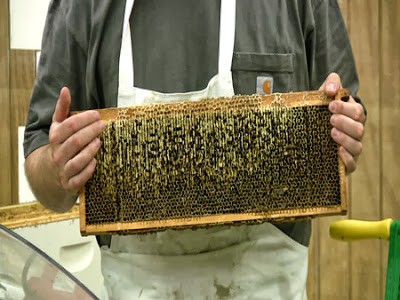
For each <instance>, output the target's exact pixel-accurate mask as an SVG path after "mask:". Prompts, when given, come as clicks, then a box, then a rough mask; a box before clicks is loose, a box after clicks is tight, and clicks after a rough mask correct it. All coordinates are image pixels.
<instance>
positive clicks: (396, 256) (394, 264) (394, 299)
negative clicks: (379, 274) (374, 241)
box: [385, 221, 400, 300]
mask: <svg viewBox="0 0 400 300" xmlns="http://www.w3.org/2000/svg"><path fill="white" fill-rule="evenodd" d="M399 289H400V221H395V222H393V223H392V226H391V227H390V239H389V254H388V264H387V271H386V292H385V299H386V300H399V299H400V297H399V295H400V294H399Z"/></svg>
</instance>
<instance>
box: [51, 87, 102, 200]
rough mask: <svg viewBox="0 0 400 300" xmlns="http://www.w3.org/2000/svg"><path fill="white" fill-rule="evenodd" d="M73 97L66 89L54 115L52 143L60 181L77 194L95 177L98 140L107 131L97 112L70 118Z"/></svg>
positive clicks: (53, 161) (54, 163) (52, 151)
mask: <svg viewBox="0 0 400 300" xmlns="http://www.w3.org/2000/svg"><path fill="white" fill-rule="evenodd" d="M70 104H71V96H70V93H69V90H68V89H67V88H63V89H62V90H61V92H60V97H59V99H58V101H57V105H56V109H55V111H54V114H53V123H52V125H51V126H50V132H49V141H50V148H51V154H52V155H51V157H52V163H53V165H54V167H55V168H56V169H57V172H56V174H57V175H58V180H59V182H60V184H61V186H62V187H63V188H64V189H65V191H67V192H69V193H74V194H75V193H77V192H78V191H79V190H80V189H81V188H82V187H83V186H84V184H85V183H86V181H87V180H88V179H89V178H90V177H91V176H92V174H93V172H94V168H95V166H96V160H95V158H94V157H95V155H96V153H97V151H98V150H99V148H100V144H101V143H100V140H99V138H98V136H99V135H100V134H101V133H102V131H103V130H104V128H105V123H104V122H103V121H102V120H100V114H99V113H98V112H97V111H86V112H82V113H79V114H76V115H73V116H70V115H69V114H70Z"/></svg>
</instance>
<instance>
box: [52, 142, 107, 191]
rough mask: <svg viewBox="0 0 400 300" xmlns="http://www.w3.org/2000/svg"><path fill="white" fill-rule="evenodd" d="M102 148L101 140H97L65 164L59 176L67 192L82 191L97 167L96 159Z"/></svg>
mask: <svg viewBox="0 0 400 300" xmlns="http://www.w3.org/2000/svg"><path fill="white" fill-rule="evenodd" d="M100 146H101V143H100V140H99V139H98V138H96V139H95V140H93V141H92V142H91V143H90V144H88V145H87V146H86V147H85V148H84V149H83V150H82V151H81V152H79V154H78V155H76V156H74V157H73V158H72V159H71V160H69V161H68V162H67V163H66V164H65V167H64V169H63V172H61V173H60V175H59V176H60V180H61V184H62V186H63V187H64V188H65V189H66V190H80V189H81V188H82V187H83V186H84V185H85V183H86V181H87V180H89V178H90V177H91V176H92V174H93V172H94V167H95V165H96V160H95V159H94V157H95V155H96V153H97V151H98V150H99V148H100Z"/></svg>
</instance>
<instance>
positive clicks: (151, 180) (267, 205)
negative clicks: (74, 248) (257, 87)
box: [79, 89, 349, 235]
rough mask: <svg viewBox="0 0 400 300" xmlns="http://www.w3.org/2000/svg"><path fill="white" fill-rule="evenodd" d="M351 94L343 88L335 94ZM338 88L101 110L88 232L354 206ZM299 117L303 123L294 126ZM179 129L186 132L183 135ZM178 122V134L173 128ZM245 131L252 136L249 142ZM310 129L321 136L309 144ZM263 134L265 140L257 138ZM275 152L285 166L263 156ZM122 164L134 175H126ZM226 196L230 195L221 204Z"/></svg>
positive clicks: (84, 194)
mask: <svg viewBox="0 0 400 300" xmlns="http://www.w3.org/2000/svg"><path fill="white" fill-rule="evenodd" d="M348 95H349V92H348V90H347V89H342V90H340V92H339V93H338V95H337V96H336V97H335V98H336V99H341V98H342V97H344V96H348ZM335 98H332V97H328V96H326V95H325V94H324V93H323V92H319V91H307V92H293V93H282V94H278V93H275V94H272V95H264V96H261V95H248V96H247V95H237V96H233V97H228V98H213V99H204V100H200V101H186V102H179V103H167V104H166V103H163V104H149V105H142V106H133V107H128V108H110V109H100V110H98V111H99V112H100V115H101V118H102V119H103V120H105V121H107V124H108V125H107V126H106V130H105V133H103V135H102V136H101V139H102V148H103V149H102V150H101V151H99V152H100V153H99V154H98V155H97V157H96V159H97V161H98V164H97V167H96V171H95V174H94V176H93V177H92V179H91V180H89V182H88V183H87V184H86V186H85V188H84V189H83V190H82V191H81V193H80V204H79V206H80V221H81V233H82V234H83V235H89V234H104V233H117V234H131V233H146V232H152V231H158V230H164V229H167V228H176V229H182V228H198V227H204V226H215V225H221V224H242V223H258V222H265V221H272V222H281V221H293V220H297V219H305V218H312V217H316V216H323V215H335V214H345V213H346V211H347V201H346V178H345V167H344V164H343V162H342V161H341V159H340V157H339V155H338V146H337V145H336V144H335V143H334V142H333V140H332V139H331V137H330V130H331V126H330V125H329V117H330V112H329V110H328V104H329V102H330V101H332V100H334V99H335ZM314 117H315V118H314ZM311 119H315V120H314V121H317V122H318V124H317V123H315V122H313V120H311ZM205 120H206V121H205ZM253 121H254V122H253ZM271 122H272V123H271ZM319 123H320V124H319ZM210 124H212V125H210ZM266 124H268V125H266ZM293 124H295V125H293ZM207 126H208V127H210V126H211V127H212V128H211V129H210V128H208V129H206V127H207ZM291 126H292V127H296V130H295V131H290V130H286V128H288V129H290V128H291ZM221 127H224V129H223V130H222V129H221ZM182 128H186V129H182ZM193 128H195V129H193ZM226 128H229V130H227V129H226ZM320 128H322V129H320ZM156 129H157V130H156ZM190 129H192V131H190ZM177 130H181V131H182V132H183V133H180V134H179V138H177V137H176V135H177ZM224 130H225V132H223V131H224ZM268 130H269V131H268ZM135 131H138V132H141V133H140V134H139V133H135ZM193 131H197V132H196V133H193ZM228 131H229V132H228ZM314 131H317V132H314ZM171 132H172V135H175V137H173V138H171V137H169V138H168V136H169V135H170V133H171ZM205 132H207V133H205ZM227 132H228V133H227ZM255 132H256V133H255ZM107 134H108V135H107ZM197 134H198V135H197ZM115 135H117V136H119V137H124V138H125V139H124V138H122V139H120V138H118V137H114V136H115ZM291 135H292V136H291ZM126 136H128V139H129V141H127V140H126ZM216 136H217V137H219V139H217V140H216V139H215V137H216ZM246 136H252V138H251V139H250V138H249V140H248V141H247V142H243V139H245V137H246ZM298 136H302V137H303V141H300V140H299V139H298V140H296V138H297V137H298ZM308 136H312V138H310V141H314V140H316V141H318V142H317V143H315V142H312V143H311V144H309V143H308V142H309V141H308V140H307V139H308ZM236 137H238V139H241V141H237V140H236ZM254 137H258V138H260V140H261V142H257V143H255V142H253V141H254V140H256V138H254ZM225 138H226V140H224V139H225ZM253 138H254V139H253ZM207 139H213V142H212V143H211V144H210V143H209V144H207V143H206V141H205V140H207ZM304 139H306V140H307V141H304ZM111 140H112V141H111ZM118 140H119V141H118ZM132 140H134V141H133V142H132ZM221 140H222V141H223V143H222V142H221V143H219V141H221ZM233 140H235V141H233ZM199 141H200V142H199ZM257 141H258V140H257ZM129 142H130V144H129ZM196 142H197V144H199V143H201V144H202V146H198V145H197V146H196ZM275 142H276V144H277V145H278V148H279V149H278V148H276V147H275V146H274V143H275ZM152 143H153V146H154V145H157V146H156V147H155V148H156V149H154V147H153V148H152V147H151V144H152ZM229 143H231V148H232V149H233V150H232V149H230V150H229V149H228V148H229V147H228V144H229ZM127 144H129V145H130V146H129V145H128V146H127ZM160 144H162V145H160ZM166 144H167V145H166ZM232 145H233V146H232ZM196 147H197V148H196ZM224 147H225V148H226V149H228V150H229V151H230V152H229V151H228V150H226V152H227V153H228V152H229V153H228V154H226V153H224V151H225V148H224ZM246 147H247V148H246ZM195 148H196V149H195ZM205 148H207V149H208V150H205ZM266 148H268V151H266V150H265V149H266ZM107 149H108V150H107ZM143 149H145V150H143ZM146 149H147V150H146ZM264 150H265V151H264ZM152 151H153V152H154V151H155V152H154V156H152ZM196 151H197V152H196ZM324 151H328V152H329V154H325V152H324ZM181 152H182V153H181ZM135 153H136V154H135ZM178 153H181V154H178ZM199 153H200V154H201V155H199V156H196V155H197V154H199ZM205 153H206V154H207V155H206V154H205ZM210 153H211V154H210ZM138 154H140V155H138ZM225 154H226V155H225ZM213 155H214V156H217V158H213V159H211V158H210V157H211V156H213ZM116 156H120V157H119V158H116ZM172 156H173V157H172ZM208 156H210V157H208ZM233 157H235V158H233ZM271 157H273V158H274V160H273V161H274V162H276V164H277V166H276V167H274V166H270V165H271V164H268V165H263V163H265V161H267V162H270V161H271V159H272V158H271ZM314 158H315V159H314ZM236 159H237V160H238V161H236ZM199 160H200V161H201V162H200V163H198V162H197V161H199ZM204 160H207V161H208V165H207V163H204ZM325 160H326V161H325ZM194 161H196V162H194ZM210 161H212V162H210ZM115 162H118V163H115ZM149 164H150V165H149ZM151 164H153V165H151ZM310 164H312V167H307V166H308V165H310ZM134 165H135V166H136V167H135V168H133V167H131V166H134ZM278 165H279V166H278ZM197 166H198V167H197ZM325 167H326V168H325ZM130 168H131V169H130ZM312 169H316V170H312ZM110 170H111V171H110ZM265 170H268V171H265ZM96 172H97V173H96ZM119 172H121V174H125V175H123V176H122V177H120V178H119V177H118V176H119V175H118V174H119ZM266 172H269V173H268V174H266ZM312 172H314V173H312ZM283 173H284V174H285V175H284V176H283V177H281V175H282V174H283ZM110 174H112V175H111V176H109V175H110ZM321 174H322V175H321ZM285 176H286V177H285ZM296 176H297V177H298V178H297V179H295V180H294V179H293V178H296ZM182 178H183V179H182ZM260 178H261V180H260ZM277 178H279V180H277ZM282 178H283V179H282ZM292 179H293V180H292ZM306 179H307V180H308V181H307V180H306ZM106 181H107V182H109V183H108V185H104V186H103V185H102V183H101V182H103V183H105V182H106ZM258 181H259V182H258ZM99 182H100V184H99ZM171 182H172V183H171ZM303 183H304V184H303ZM249 186H250V187H249ZM171 187H172V189H174V188H176V189H177V191H176V193H175V194H174V193H173V192H171ZM318 187H320V188H319V189H318V190H317V189H316V188H318ZM224 189H225V190H224ZM149 190H151V192H149ZM325 190H326V191H325ZM146 193H147V194H146ZM246 193H247V194H249V195H250V194H251V197H252V199H250V200H247V196H246V195H247V194H246ZM144 194H146V196H143V195H144ZM166 194H168V195H169V196H164V195H166ZM93 195H94V196H93ZM171 195H172V196H171ZM291 195H293V196H291ZM92 196H93V197H92ZM213 196H215V198H216V199H214V200H212V198H213ZM163 197H164V198H163ZM218 197H220V198H221V199H222V198H223V199H225V200H221V202H223V201H225V202H227V201H228V202H229V201H231V202H230V203H228V205H227V204H226V203H225V204H220V203H219V202H218V201H219V200H218ZM290 197H292V198H290ZM314 197H317V198H315V199H314ZM234 198H235V199H234ZM236 198H237V199H236ZM157 199H158V200H157ZM166 199H167V200H168V201H166ZM169 199H172V200H171V202H170V201H169ZM227 199H228V200H227ZM230 199H233V200H230ZM174 201H175V202H176V203H175V202H174ZM242 203H243V205H242ZM152 205H153V207H151V206H152ZM168 205H170V206H171V208H168ZM224 205H225V206H224ZM242 206H243V207H242ZM203 208H204V211H202V209H203ZM213 210H215V213H214V211H213ZM105 211H108V212H107V213H105V214H103V213H104V212H105ZM102 214H103V215H102ZM100 215H101V216H100ZM98 216H99V217H98Z"/></svg>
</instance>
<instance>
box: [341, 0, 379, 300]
mask: <svg viewBox="0 0 400 300" xmlns="http://www.w3.org/2000/svg"><path fill="white" fill-rule="evenodd" d="M348 8H349V11H350V14H351V17H350V18H349V19H348V25H349V34H350V39H351V43H352V46H353V51H354V55H355V59H356V65H357V70H358V73H359V79H360V89H359V92H358V95H359V96H360V97H361V99H362V100H363V102H364V104H365V105H366V107H368V121H367V123H366V126H365V135H364V139H363V153H362V155H361V156H360V158H359V160H358V165H357V170H356V172H354V173H353V174H352V175H351V190H350V195H349V197H350V199H351V201H350V203H351V209H350V212H351V213H350V215H349V217H350V218H351V219H363V220H380V218H381V212H380V199H379V185H378V184H376V182H377V181H376V178H379V173H380V171H379V168H380V160H379V134H378V133H379V130H380V129H379V127H380V125H379V101H380V99H379V89H380V80H379V60H377V59H374V58H376V57H379V55H380V51H379V35H380V32H379V31H380V28H379V13H380V12H379V1H376V0H352V1H349V4H348ZM366 249H368V250H366ZM380 250H381V246H380V242H379V241H378V240H369V241H359V242H353V243H351V244H350V261H349V262H350V272H351V276H350V282H349V288H350V299H365V300H368V299H371V300H375V299H379V298H380V281H381V280H380V278H381V272H380V255H379V254H380Z"/></svg>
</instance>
